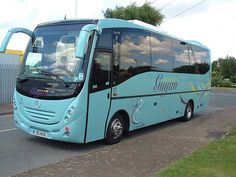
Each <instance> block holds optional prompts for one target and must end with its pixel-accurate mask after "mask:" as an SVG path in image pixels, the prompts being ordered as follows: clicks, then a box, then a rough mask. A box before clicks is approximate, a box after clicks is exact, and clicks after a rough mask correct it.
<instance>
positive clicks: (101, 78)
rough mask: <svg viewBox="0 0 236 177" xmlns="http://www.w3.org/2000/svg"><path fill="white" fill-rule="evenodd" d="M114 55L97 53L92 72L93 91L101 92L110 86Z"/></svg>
mask: <svg viewBox="0 0 236 177" xmlns="http://www.w3.org/2000/svg"><path fill="white" fill-rule="evenodd" d="M111 57H112V54H111V53H109V52H100V51H96V53H95V57H94V63H93V72H92V88H91V90H92V91H99V90H103V89H106V88H109V86H110V65H111Z"/></svg>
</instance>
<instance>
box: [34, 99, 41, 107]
mask: <svg viewBox="0 0 236 177" xmlns="http://www.w3.org/2000/svg"><path fill="white" fill-rule="evenodd" d="M34 104H35V107H36V108H40V106H41V105H40V103H39V101H38V100H36V101H35V103H34Z"/></svg>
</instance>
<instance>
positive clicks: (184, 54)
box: [173, 40, 191, 73]
mask: <svg viewBox="0 0 236 177" xmlns="http://www.w3.org/2000/svg"><path fill="white" fill-rule="evenodd" d="M173 50H174V72H178V73H191V67H190V59H189V51H188V44H187V43H185V42H181V41H179V40H173Z"/></svg>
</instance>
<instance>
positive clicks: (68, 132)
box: [65, 127, 70, 136]
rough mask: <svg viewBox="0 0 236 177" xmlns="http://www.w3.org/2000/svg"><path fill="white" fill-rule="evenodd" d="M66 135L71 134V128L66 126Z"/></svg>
mask: <svg viewBox="0 0 236 177" xmlns="http://www.w3.org/2000/svg"><path fill="white" fill-rule="evenodd" d="M65 132H66V136H70V128H69V127H65Z"/></svg>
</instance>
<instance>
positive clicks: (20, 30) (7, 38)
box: [0, 28, 33, 53]
mask: <svg viewBox="0 0 236 177" xmlns="http://www.w3.org/2000/svg"><path fill="white" fill-rule="evenodd" d="M14 33H24V34H26V35H28V36H29V37H32V36H33V32H32V31H30V30H28V29H26V28H12V29H10V30H9V31H8V32H7V34H6V36H5V38H4V39H3V41H2V44H1V47H0V53H4V52H5V51H6V48H7V45H8V43H9V41H10V39H11V37H12V35H13V34H14Z"/></svg>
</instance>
